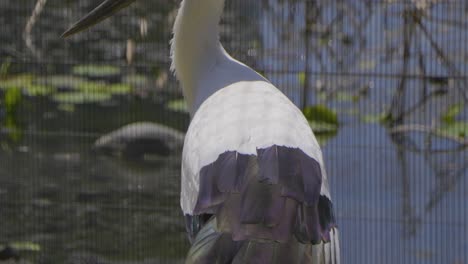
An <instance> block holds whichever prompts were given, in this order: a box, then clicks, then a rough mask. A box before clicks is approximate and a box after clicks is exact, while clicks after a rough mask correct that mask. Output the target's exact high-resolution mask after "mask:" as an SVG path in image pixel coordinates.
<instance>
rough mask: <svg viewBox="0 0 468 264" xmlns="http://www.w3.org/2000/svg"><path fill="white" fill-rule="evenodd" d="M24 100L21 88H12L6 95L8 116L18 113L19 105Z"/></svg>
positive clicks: (5, 102) (5, 101)
mask: <svg viewBox="0 0 468 264" xmlns="http://www.w3.org/2000/svg"><path fill="white" fill-rule="evenodd" d="M22 100H23V96H22V94H21V89H20V88H10V89H8V90H7V91H6V93H5V98H4V104H5V109H6V112H7V115H12V114H13V113H15V112H16V109H17V107H18V105H19V104H20V103H21V101H22Z"/></svg>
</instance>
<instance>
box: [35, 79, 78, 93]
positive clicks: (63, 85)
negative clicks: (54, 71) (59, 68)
mask: <svg viewBox="0 0 468 264" xmlns="http://www.w3.org/2000/svg"><path fill="white" fill-rule="evenodd" d="M84 82H87V81H86V79H84V78H81V77H76V76H71V75H53V76H47V77H41V78H38V79H37V80H36V81H35V83H37V84H40V85H47V86H52V87H55V88H59V89H62V90H75V89H78V86H79V85H80V84H82V83H84Z"/></svg>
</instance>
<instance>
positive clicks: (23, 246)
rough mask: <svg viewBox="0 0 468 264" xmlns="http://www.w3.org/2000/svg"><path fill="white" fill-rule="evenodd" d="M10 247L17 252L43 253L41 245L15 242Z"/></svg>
mask: <svg viewBox="0 0 468 264" xmlns="http://www.w3.org/2000/svg"><path fill="white" fill-rule="evenodd" d="M10 247H11V248H13V249H15V250H17V251H36V252H37V251H41V245H39V244H37V243H34V242H27V241H25V242H13V243H11V244H10Z"/></svg>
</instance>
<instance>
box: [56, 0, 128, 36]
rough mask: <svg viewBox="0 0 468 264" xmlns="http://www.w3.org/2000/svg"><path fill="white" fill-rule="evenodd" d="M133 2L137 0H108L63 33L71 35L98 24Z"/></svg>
mask: <svg viewBox="0 0 468 264" xmlns="http://www.w3.org/2000/svg"><path fill="white" fill-rule="evenodd" d="M133 2H135V0H106V1H104V2H103V3H102V4H101V5H99V6H98V7H96V8H95V9H94V10H93V11H91V12H90V13H89V14H87V15H86V16H84V17H83V18H82V19H80V20H79V21H78V22H76V23H75V24H74V25H73V26H71V28H69V29H68V30H67V31H65V33H63V34H62V37H64V38H66V37H69V36H71V35H74V34H76V33H78V32H81V31H83V30H85V29H87V28H89V27H91V26H93V25H96V24H98V23H99V22H101V21H103V20H104V19H106V18H108V17H110V16H112V15H113V14H115V13H116V12H117V11H119V10H121V9H123V8H125V7H127V6H128V5H130V4H131V3H133Z"/></svg>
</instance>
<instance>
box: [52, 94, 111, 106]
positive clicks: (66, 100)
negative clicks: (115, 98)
mask: <svg viewBox="0 0 468 264" xmlns="http://www.w3.org/2000/svg"><path fill="white" fill-rule="evenodd" d="M111 98H112V96H111V95H110V94H106V93H82V92H71V93H57V94H54V95H53V96H52V99H53V100H54V101H56V102H57V103H60V104H85V103H99V102H104V101H108V100H110V99H111Z"/></svg>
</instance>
